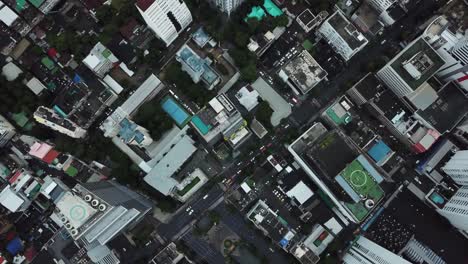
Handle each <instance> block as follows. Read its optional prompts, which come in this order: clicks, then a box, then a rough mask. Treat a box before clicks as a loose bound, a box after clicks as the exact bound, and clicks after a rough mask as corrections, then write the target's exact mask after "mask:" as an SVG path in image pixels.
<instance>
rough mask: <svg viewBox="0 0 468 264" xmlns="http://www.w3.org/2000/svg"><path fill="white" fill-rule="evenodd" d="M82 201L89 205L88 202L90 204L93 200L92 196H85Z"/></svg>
mask: <svg viewBox="0 0 468 264" xmlns="http://www.w3.org/2000/svg"><path fill="white" fill-rule="evenodd" d="M84 200H85V201H86V202H88V203H89V202H91V200H93V196H91V195H90V194H87V195H86V196H85V197H84Z"/></svg>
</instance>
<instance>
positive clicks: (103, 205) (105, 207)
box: [98, 204, 107, 212]
mask: <svg viewBox="0 0 468 264" xmlns="http://www.w3.org/2000/svg"><path fill="white" fill-rule="evenodd" d="M98 209H99V211H101V212H103V211H105V210H106V209H107V206H106V205H105V204H100V205H99V207H98Z"/></svg>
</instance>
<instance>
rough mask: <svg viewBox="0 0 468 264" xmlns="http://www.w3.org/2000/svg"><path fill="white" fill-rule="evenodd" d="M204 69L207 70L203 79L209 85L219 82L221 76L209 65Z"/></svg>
mask: <svg viewBox="0 0 468 264" xmlns="http://www.w3.org/2000/svg"><path fill="white" fill-rule="evenodd" d="M204 68H205V72H204V73H203V75H202V78H203V79H204V80H205V81H206V82H207V83H208V84H210V85H211V84H212V83H214V82H215V81H216V80H218V78H219V76H218V74H217V73H216V72H215V71H214V70H213V69H211V67H210V66H209V65H207V64H205V65H204Z"/></svg>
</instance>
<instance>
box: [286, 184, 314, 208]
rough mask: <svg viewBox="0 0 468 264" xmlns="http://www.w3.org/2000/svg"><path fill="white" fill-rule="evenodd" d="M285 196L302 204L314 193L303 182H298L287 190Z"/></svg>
mask: <svg viewBox="0 0 468 264" xmlns="http://www.w3.org/2000/svg"><path fill="white" fill-rule="evenodd" d="M286 195H287V196H288V197H291V198H295V199H296V200H297V201H298V202H299V203H300V204H304V203H305V202H307V200H309V199H310V197H312V196H313V195H314V192H313V191H312V190H311V189H310V188H309V187H308V186H307V185H305V183H304V182H303V181H300V182H298V183H297V184H296V186H294V187H293V188H292V189H291V190H289V191H288V192H287V193H286Z"/></svg>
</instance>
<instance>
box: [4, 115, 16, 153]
mask: <svg viewBox="0 0 468 264" xmlns="http://www.w3.org/2000/svg"><path fill="white" fill-rule="evenodd" d="M15 133H16V132H15V127H14V126H13V125H12V124H11V123H10V122H8V120H6V118H4V117H3V116H2V115H0V147H3V146H5V145H6V143H8V141H10V139H11V138H12V137H13V136H14V135H15Z"/></svg>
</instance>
